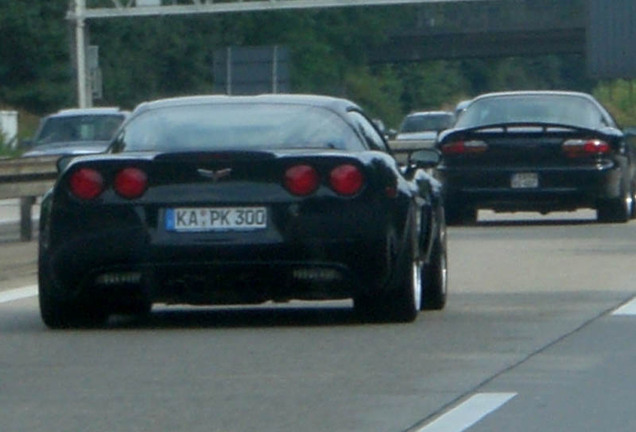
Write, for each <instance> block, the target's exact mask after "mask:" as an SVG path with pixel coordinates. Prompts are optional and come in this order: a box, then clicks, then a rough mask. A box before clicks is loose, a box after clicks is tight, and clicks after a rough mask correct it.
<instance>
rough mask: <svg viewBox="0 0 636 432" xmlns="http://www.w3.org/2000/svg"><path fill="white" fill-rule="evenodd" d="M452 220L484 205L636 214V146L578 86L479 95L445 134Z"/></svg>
mask: <svg viewBox="0 0 636 432" xmlns="http://www.w3.org/2000/svg"><path fill="white" fill-rule="evenodd" d="M437 145H438V148H439V149H440V151H441V152H442V163H441V164H440V166H439V174H440V179H441V181H442V183H443V184H444V188H445V203H446V217H447V221H448V223H449V224H451V223H453V224H462V223H472V222H475V221H476V218H477V211H478V209H481V208H485V209H492V210H495V211H538V212H541V213H543V214H545V213H548V212H551V211H572V210H576V209H580V208H592V209H596V212H597V218H598V220H599V221H602V222H626V221H628V220H629V219H630V218H631V217H632V215H633V202H634V190H636V188H635V183H634V165H633V164H632V163H633V160H634V157H635V150H634V149H633V148H632V147H631V146H630V145H628V143H627V141H626V139H625V136H624V134H623V132H622V131H621V130H620V129H619V127H618V126H617V125H616V122H615V121H614V119H613V118H612V116H611V115H610V114H609V113H608V111H607V110H606V109H605V108H604V107H603V106H602V105H601V104H600V103H599V102H598V101H597V100H596V99H594V98H593V97H592V96H590V95H588V94H585V93H578V92H562V91H561V92H557V91H518V92H506V93H491V94H486V95H482V96H480V97H477V98H475V99H474V100H472V101H471V103H470V104H469V105H468V106H467V107H466V108H465V110H464V111H463V113H462V115H461V116H460V117H459V120H458V121H457V123H456V124H455V126H454V128H453V129H450V130H447V131H445V132H442V134H441V135H440V137H439V139H438V143H437Z"/></svg>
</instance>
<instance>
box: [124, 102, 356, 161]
mask: <svg viewBox="0 0 636 432" xmlns="http://www.w3.org/2000/svg"><path fill="white" fill-rule="evenodd" d="M118 144H119V145H118V148H120V149H122V151H205V150H234V149H239V150H262V149H294V148H299V149H300V148H319V149H341V150H345V149H346V150H363V149H364V145H363V143H362V141H361V139H360V138H359V137H358V135H357V134H356V133H355V131H354V129H353V128H352V127H351V126H350V125H349V124H348V123H346V122H345V121H344V120H343V119H342V118H341V117H340V116H338V115H337V114H335V113H333V112H331V111H329V110H327V109H324V108H319V107H313V106H305V105H292V104H290V105H284V104H249V105H247V104H214V105H201V104H198V105H187V106H173V107H166V108H159V109H155V110H151V111H148V112H145V113H143V114H141V115H139V117H136V118H134V119H133V120H132V121H130V122H129V123H128V125H127V126H126V127H125V129H124V130H123V131H122V133H121V134H120V137H119V138H118Z"/></svg>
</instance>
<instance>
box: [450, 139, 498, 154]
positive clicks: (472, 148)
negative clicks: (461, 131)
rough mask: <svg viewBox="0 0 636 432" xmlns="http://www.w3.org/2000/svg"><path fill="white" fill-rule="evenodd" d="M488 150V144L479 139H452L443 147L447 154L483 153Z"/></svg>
mask: <svg viewBox="0 0 636 432" xmlns="http://www.w3.org/2000/svg"><path fill="white" fill-rule="evenodd" d="M486 150H488V144H486V143H485V142H484V141H477V140H471V141H451V142H448V143H446V144H444V145H442V147H441V151H442V154H443V155H447V156H449V155H450V156H453V155H463V154H474V153H483V152H485V151H486Z"/></svg>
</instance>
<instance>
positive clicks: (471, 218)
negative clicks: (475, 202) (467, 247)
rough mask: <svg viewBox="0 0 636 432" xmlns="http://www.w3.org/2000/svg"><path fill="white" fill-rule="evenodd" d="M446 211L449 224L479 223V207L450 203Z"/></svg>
mask: <svg viewBox="0 0 636 432" xmlns="http://www.w3.org/2000/svg"><path fill="white" fill-rule="evenodd" d="M445 211H446V223H447V224H448V225H474V224H476V223H477V209H476V208H474V207H468V206H462V205H460V204H448V205H447V206H446V209H445Z"/></svg>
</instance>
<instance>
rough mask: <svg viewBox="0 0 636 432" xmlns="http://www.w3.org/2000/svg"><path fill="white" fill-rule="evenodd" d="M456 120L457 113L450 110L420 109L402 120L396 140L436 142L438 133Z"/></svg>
mask: <svg viewBox="0 0 636 432" xmlns="http://www.w3.org/2000/svg"><path fill="white" fill-rule="evenodd" d="M454 122H455V114H454V113H452V112H448V111H419V112H413V113H411V114H408V115H407V116H406V117H404V120H402V123H401V124H400V128H399V129H398V133H397V136H396V137H395V139H396V140H398V141H401V140H418V141H425V142H428V143H430V144H434V143H435V140H436V139H437V135H438V134H439V133H440V132H441V131H443V130H445V129H448V128H450V127H452V126H453V123H454Z"/></svg>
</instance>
